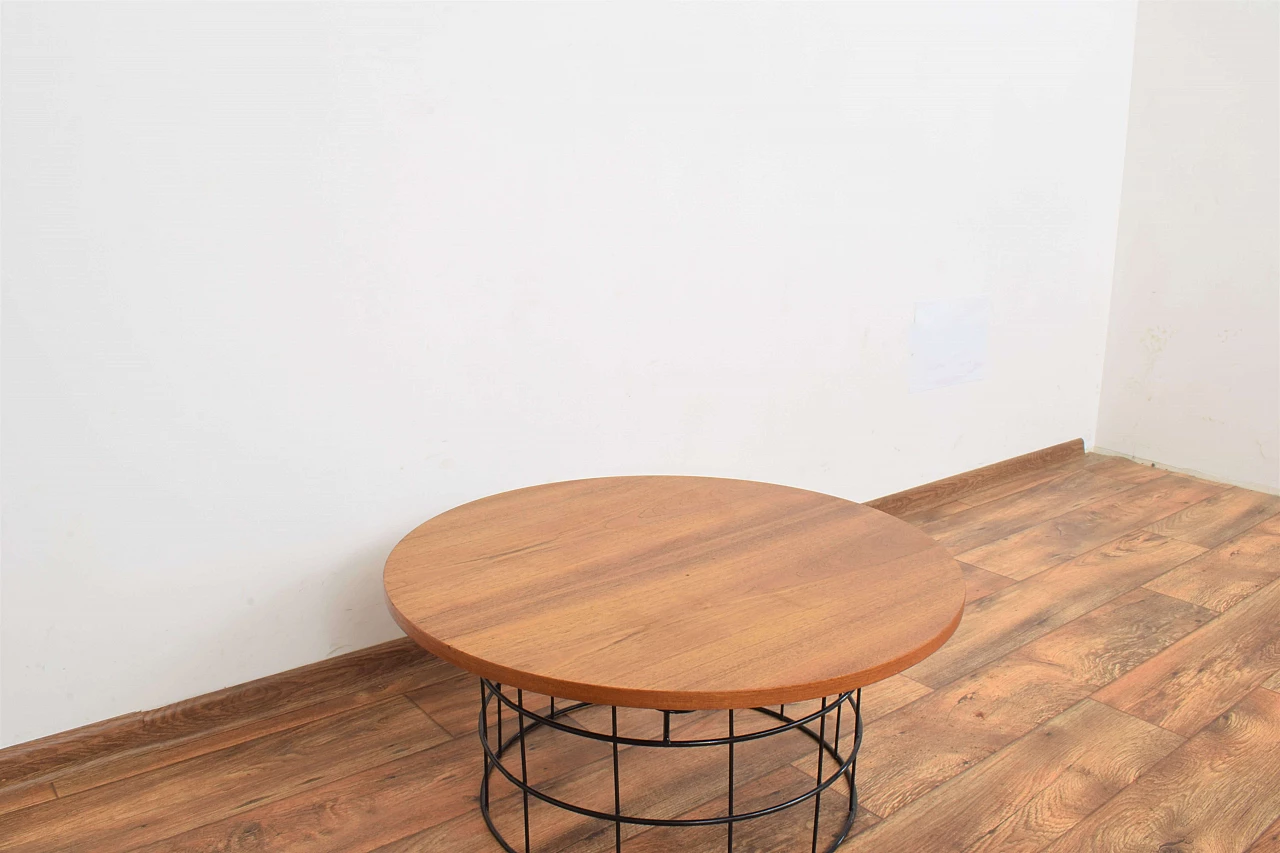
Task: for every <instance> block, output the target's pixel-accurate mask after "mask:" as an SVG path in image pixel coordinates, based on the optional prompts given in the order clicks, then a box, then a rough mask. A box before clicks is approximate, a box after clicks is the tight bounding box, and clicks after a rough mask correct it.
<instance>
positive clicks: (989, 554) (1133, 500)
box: [959, 474, 1223, 580]
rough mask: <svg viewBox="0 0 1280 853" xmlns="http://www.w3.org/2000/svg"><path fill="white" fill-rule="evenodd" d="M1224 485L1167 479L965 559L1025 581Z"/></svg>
mask: <svg viewBox="0 0 1280 853" xmlns="http://www.w3.org/2000/svg"><path fill="white" fill-rule="evenodd" d="M1222 489H1223V487H1222V486H1217V485H1214V484H1212V483H1205V482H1203V481H1200V480H1193V479H1190V478H1188V477H1179V476H1175V475H1173V474H1166V475H1165V476H1163V477H1160V478H1159V479H1156V480H1152V481H1151V482H1149V483H1144V484H1142V485H1140V486H1136V487H1134V488H1132V489H1129V490H1128V491H1124V492H1121V493H1120V494H1118V495H1115V496H1112V497H1110V498H1105V499H1103V500H1100V501H1098V502H1096V503H1092V504H1090V505H1088V506H1086V507H1081V508H1080V509H1076V510H1073V511H1071V512H1068V513H1065V514H1063V515H1059V516H1057V517H1056V518H1052V519H1049V520H1048V521H1043V522H1040V523H1039V524H1036V525H1034V526H1032V527H1028V528H1027V529H1025V530H1022V531H1020V532H1018V533H1014V534H1012V535H1010V536H1006V537H1005V538H1003V539H999V540H996V541H995V542H991V543H989V544H986V545H981V546H979V547H977V548H974V549H973V550H971V551H966V552H964V553H963V554H960V555H959V559H960V560H961V561H962V562H965V563H971V564H973V565H975V566H981V567H982V568H984V569H989V570H991V571H993V572H999V573H1000V574H1002V575H1008V576H1009V577H1011V578H1017V579H1018V580H1022V579H1024V578H1028V577H1031V576H1032V575H1034V574H1037V573H1039V572H1042V571H1044V570H1045V569H1048V568H1051V567H1053V566H1056V565H1057V564H1058V563H1062V562H1066V561H1067V560H1070V559H1071V558H1072V557H1077V556H1079V555H1080V554H1083V553H1084V552H1086V551H1090V550H1092V549H1094V548H1097V547H1098V546H1099V545H1103V544H1105V543H1107V542H1110V541H1111V540H1113V539H1116V538H1118V537H1120V536H1124V535H1125V534H1127V533H1129V532H1131V531H1132V530H1133V529H1134V528H1137V527H1142V526H1143V525H1146V524H1150V523H1151V522H1153V521H1156V520H1158V519H1161V518H1164V517H1165V516H1167V515H1172V514H1173V513H1175V512H1177V511H1179V510H1181V509H1185V508H1186V507H1188V506H1190V505H1191V504H1193V503H1196V502H1198V501H1202V500H1204V499H1205V498H1207V497H1209V496H1211V495H1215V494H1217V493H1218V492H1220V491H1222Z"/></svg>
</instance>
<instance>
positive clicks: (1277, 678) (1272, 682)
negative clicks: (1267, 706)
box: [1262, 670, 1280, 690]
mask: <svg viewBox="0 0 1280 853" xmlns="http://www.w3.org/2000/svg"><path fill="white" fill-rule="evenodd" d="M1262 686H1263V687H1265V688H1267V689H1268V690H1280V670H1277V672H1276V674H1275V675H1273V676H1271V677H1270V678H1268V679H1267V680H1266V681H1264V682H1263V683H1262Z"/></svg>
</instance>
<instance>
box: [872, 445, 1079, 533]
mask: <svg viewBox="0 0 1280 853" xmlns="http://www.w3.org/2000/svg"><path fill="white" fill-rule="evenodd" d="M1083 454H1084V439H1080V438H1077V439H1074V440H1072V441H1064V442H1063V443H1062V444H1055V445H1053V446H1052V447H1046V448H1044V449H1043V450H1033V451H1031V452H1030V453H1024V454H1022V455H1021V456H1015V457H1013V458H1012V459H1006V460H1004V461H1003V462H996V463H993V464H991V465H986V466H983V467H982V468H975V469H973V470H972V471H966V472H964V473H963V474H956V475H955V476H954V477H947V478H946V479H945V480H935V481H934V482H932V483H925V484H924V485H923V486H916V487H915V488H914V489H907V490H906V491H903V492H896V493H894V494H892V495H885V496H884V497H882V498H876V499H875V500H873V501H867V506H869V507H872V508H873V509H878V510H880V511H881V512H887V513H889V515H902V514H904V513H908V512H915V511H917V510H921V509H928V508H929V507H934V506H938V505H940V504H944V503H947V502H948V501H953V500H956V499H957V498H959V497H960V496H961V495H964V494H965V493H967V492H974V491H977V490H978V489H983V488H986V487H987V486H990V485H991V484H992V483H995V482H997V481H999V480H1006V479H1008V478H1010V477H1013V476H1015V475H1017V474H1022V473H1024V472H1026V471H1031V470H1034V469H1036V468H1047V467H1049V466H1050V465H1058V464H1060V463H1062V462H1066V461H1068V460H1070V459H1073V458H1075V457H1077V456H1081V455H1083Z"/></svg>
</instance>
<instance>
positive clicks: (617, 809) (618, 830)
mask: <svg viewBox="0 0 1280 853" xmlns="http://www.w3.org/2000/svg"><path fill="white" fill-rule="evenodd" d="M611 707H612V708H613V815H614V817H615V818H620V817H622V789H621V788H620V787H619V785H618V706H617V705H613V706H611ZM613 849H614V851H615V853H622V821H621V820H614V822H613Z"/></svg>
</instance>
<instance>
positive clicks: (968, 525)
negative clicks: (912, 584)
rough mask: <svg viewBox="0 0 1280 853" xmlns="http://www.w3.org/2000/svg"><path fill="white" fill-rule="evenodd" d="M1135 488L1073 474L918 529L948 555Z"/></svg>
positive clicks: (954, 514)
mask: <svg viewBox="0 0 1280 853" xmlns="http://www.w3.org/2000/svg"><path fill="white" fill-rule="evenodd" d="M1133 488H1136V487H1135V486H1134V485H1133V484H1132V483H1124V482H1121V481H1119V480H1112V479H1109V478H1107V477H1100V476H1098V475H1097V474H1094V473H1091V472H1089V471H1073V472H1071V473H1068V474H1063V475H1061V476H1059V477H1054V478H1053V479H1050V480H1046V481H1045V482H1042V483H1039V484H1038V485H1035V486H1032V487H1030V488H1027V489H1024V490H1022V491H1020V492H1015V493H1013V494H1011V495H1009V496H1007V497H1003V498H1000V499H998V500H994V501H990V502H989V503H984V504H982V505H981V506H976V507H972V508H970V509H966V510H963V511H961V512H956V513H952V514H951V515H948V516H946V517H945V518H940V519H938V520H936V521H932V522H929V523H928V524H924V525H922V526H921V528H920V529H921V530H923V531H924V532H925V533H928V534H929V535H930V536H932V537H933V538H934V539H935V540H936V541H937V542H938V543H940V544H941V545H942V546H943V547H945V548H946V549H947V550H948V551H950V552H951V553H952V554H962V553H964V552H965V551H969V550H972V549H974V548H977V547H978V546H979V545H985V544H987V543H988V542H994V541H996V540H997V539H1003V538H1004V537H1006V536H1009V535H1011V534H1013V533H1017V532H1018V531H1019V530H1023V529H1025V528H1027V527H1031V526H1032V525H1034V524H1038V523H1040V522H1042V521H1043V520H1044V519H1045V517H1046V516H1054V515H1061V514H1063V513H1066V512H1070V511H1071V510H1073V509H1078V508H1080V507H1083V506H1088V505H1089V504H1091V503H1095V502H1097V501H1100V500H1102V499H1103V498H1107V497H1110V496H1112V495H1117V494H1120V493H1121V492H1125V491H1128V490H1129V489H1133Z"/></svg>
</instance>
